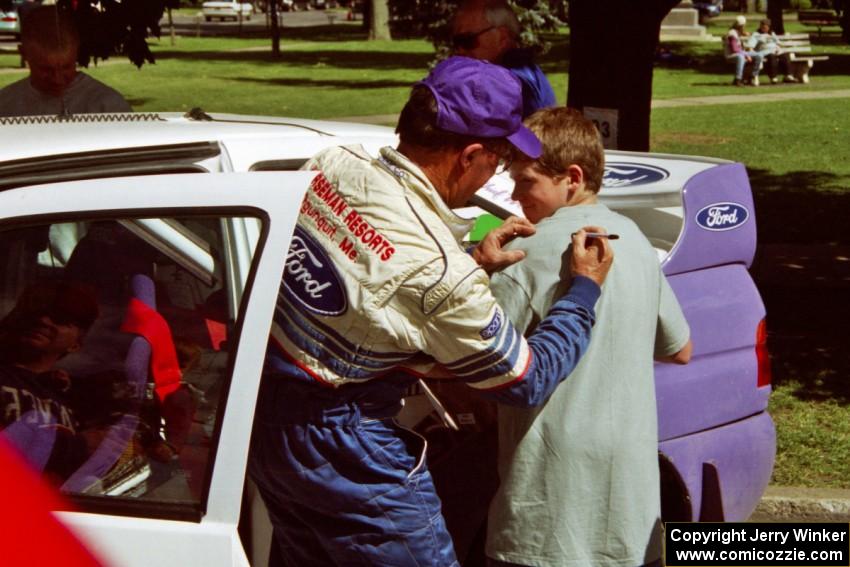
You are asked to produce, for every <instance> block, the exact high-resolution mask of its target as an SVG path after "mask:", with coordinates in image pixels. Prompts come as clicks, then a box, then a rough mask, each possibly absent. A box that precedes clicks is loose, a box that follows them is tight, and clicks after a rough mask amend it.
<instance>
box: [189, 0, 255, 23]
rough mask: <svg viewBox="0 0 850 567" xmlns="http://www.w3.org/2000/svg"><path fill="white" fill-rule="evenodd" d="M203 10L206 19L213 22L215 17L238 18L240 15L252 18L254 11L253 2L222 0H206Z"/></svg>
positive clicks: (221, 18) (248, 18)
mask: <svg viewBox="0 0 850 567" xmlns="http://www.w3.org/2000/svg"><path fill="white" fill-rule="evenodd" d="M201 12H202V13H203V14H204V19H205V20H206V21H208V22H211V21H212V20H214V19H219V20H221V21H224V20H238V19H239V18H240V17H242V18H244V19H246V20H250V19H251V14H253V13H254V6H253V4H249V3H247V2H238V1H236V0H233V1H220V0H216V1H213V2H204V3H203V4H201Z"/></svg>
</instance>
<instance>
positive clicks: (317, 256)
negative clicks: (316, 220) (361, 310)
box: [283, 226, 348, 315]
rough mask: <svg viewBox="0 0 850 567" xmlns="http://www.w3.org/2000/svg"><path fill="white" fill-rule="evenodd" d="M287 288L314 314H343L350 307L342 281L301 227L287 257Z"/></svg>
mask: <svg viewBox="0 0 850 567" xmlns="http://www.w3.org/2000/svg"><path fill="white" fill-rule="evenodd" d="M283 286H284V288H285V289H286V291H287V292H289V295H290V296H291V297H293V298H295V299H296V300H297V301H298V302H299V303H300V304H301V305H303V306H304V307H306V308H307V309H308V310H310V311H312V312H313V313H318V314H319V315H342V314H343V313H345V310H346V309H347V308H348V301H347V299H346V296H345V288H343V285H342V278H340V275H339V273H338V272H337V271H336V268H334V265H333V263H331V260H330V259H329V258H328V256H327V254H326V253H325V251H324V250H323V249H322V247H321V246H319V244H318V243H317V242H316V241H315V240H313V238H312V237H311V236H310V235H309V234H307V232H306V231H305V230H304V229H303V228H301V227H300V226H296V227H295V232H294V233H293V235H292V243H291V244H290V245H289V252H288V253H287V254H286V264H285V266H284V269H283Z"/></svg>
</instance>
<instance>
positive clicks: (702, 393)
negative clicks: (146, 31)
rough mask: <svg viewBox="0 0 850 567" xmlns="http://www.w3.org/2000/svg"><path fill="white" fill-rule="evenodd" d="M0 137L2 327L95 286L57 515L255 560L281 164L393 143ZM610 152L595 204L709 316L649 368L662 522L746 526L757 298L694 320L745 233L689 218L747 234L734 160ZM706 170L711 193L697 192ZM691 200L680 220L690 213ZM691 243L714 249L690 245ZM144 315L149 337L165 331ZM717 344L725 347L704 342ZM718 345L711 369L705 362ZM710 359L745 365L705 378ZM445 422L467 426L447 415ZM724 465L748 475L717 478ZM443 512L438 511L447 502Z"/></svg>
mask: <svg viewBox="0 0 850 567" xmlns="http://www.w3.org/2000/svg"><path fill="white" fill-rule="evenodd" d="M0 134H2V136H3V139H4V140H14V143H7V144H4V145H3V147H2V148H0V323H2V321H3V318H4V316H6V314H8V313H9V312H11V311H12V310H13V309H15V307H16V306H17V304H18V302H19V298H20V297H21V295H22V293H23V292H25V291H26V290H28V289H30V288H31V286H32V284H33V283H36V282H41V281H58V280H63V279H64V280H67V279H72V280H75V281H80V282H82V283H84V284H86V285H89V286H91V287H92V288H93V289H96V290H97V297H98V301H99V316H98V318H97V320H96V321H95V323H94V325H93V326H92V327H91V329H89V331H88V333H87V334H86V336H85V338H84V341H83V345H82V348H81V349H79V350H78V351H76V352H74V353H72V354H70V355H68V356H66V357H65V358H63V359H62V360H61V361H60V364H59V366H60V367H61V369H62V370H63V371H64V372H66V373H67V374H68V375H70V386H69V387H66V386H63V388H66V389H67V390H69V391H68V392H67V394H68V396H69V399H72V400H73V401H74V404H75V405H74V407H75V412H76V418H77V421H78V423H77V424H75V427H77V428H78V429H79V430H80V431H79V432H81V433H86V434H87V439H88V440H89V445H90V446H89V449H90V450H89V451H88V452H87V453H86V455H85V458H84V459H82V460H81V461H80V462H75V463H74V466H73V467H72V468H71V470H67V471H65V474H63V475H61V476H59V475H57V474H52V475H51V478H52V479H53V480H54V481H57V479H58V483H57V484H58V486H59V488H60V489H61V491H62V492H63V493H64V494H65V496H66V497H67V499H68V500H69V502H70V503H71V505H72V506H73V508H74V511H59V512H57V514H58V515H59V517H60V519H61V520H62V521H63V522H64V523H66V524H67V525H68V526H70V527H71V528H72V530H73V531H74V532H75V533H76V534H78V536H79V537H80V538H81V539H82V540H83V541H84V542H85V543H87V544H88V545H89V546H90V547H91V548H92V550H94V551H95V552H96V553H97V554H98V555H99V556H101V557H102V558H103V559H104V560H105V561H106V562H107V564H111V565H115V566H118V567H124V566H127V567H135V566H138V567H147V566H151V565H157V566H166V567H168V566H175V567H176V566H181V567H184V566H199V567H200V566H203V567H217V566H222V567H224V566H247V565H251V564H254V565H261V564H264V562H265V558H267V557H268V545H269V541H270V539H269V538H270V531H269V522H268V518H267V516H265V512H264V510H263V508H262V503H261V501H260V500H259V498H257V497H256V494H255V492H254V491H253V488H252V486H251V484H250V483H246V481H245V469H246V461H247V454H248V441H249V438H250V433H251V425H252V418H253V413H254V404H255V399H256V395H257V390H258V385H259V380H260V374H261V371H262V364H263V359H264V352H265V348H266V341H267V337H268V331H269V327H270V324H271V318H272V313H273V310H274V305H275V300H276V297H277V293H278V287H279V282H280V278H281V274H282V273H283V269H284V261H285V256H286V254H285V251H286V250H287V249H288V248H289V244H290V239H291V236H292V232H293V229H294V223H295V219H296V215H297V213H298V210H299V207H300V204H301V201H302V198H303V196H304V194H305V192H306V191H307V190H308V187H309V184H310V181H311V180H312V177H313V173H311V172H306V171H299V168H300V167H301V166H302V165H303V164H304V162H305V161H306V160H307V159H308V158H309V157H310V156H311V155H313V154H314V153H316V152H317V151H319V150H320V149H322V148H325V147H327V146H329V145H337V144H349V143H359V144H363V145H364V146H365V147H366V149H367V150H368V151H370V152H372V153H373V155H374V154H376V152H377V150H378V148H379V147H381V146H384V145H388V144H389V145H394V144H395V142H396V138H395V135H394V134H393V132H392V130H391V129H389V128H384V127H377V126H367V125H358V124H349V123H343V122H320V121H311V120H300V119H285V118H269V117H245V116H233V115H213V116H208V115H206V114H204V113H202V112H194V113H191V116H181V115H177V114H164V115H151V114H128V115H89V116H80V117H77V118H75V119H55V120H54V119H49V118H44V117H35V118H23V119H0ZM608 159H609V161H611V162H612V163H614V167H613V168H611V171H609V174H608V175H607V177H606V179H607V180H608V181H607V184H606V188H605V189H603V192H602V195H601V196H602V198H603V200H604V201H606V202H608V203H609V204H610V205H611V206H612V208H616V209H618V210H621V211H624V212H626V213H627V214H629V216H631V217H632V218H633V219H635V221H636V222H638V224H640V225H641V226H642V228H644V230H645V232H646V233H647V234H648V235H649V236H650V238H651V240H652V242H653V244H654V245H655V246H656V247H657V249H658V251H659V258H660V259H661V260H662V262H663V266H664V267H665V273H668V277H671V278H678V281H680V282H681V283H680V284H676V285H674V289H675V290H676V291H677V293H679V292H680V289H684V290H687V289H695V290H696V291H698V292H699V293H698V294H696V292H695V295H694V298H693V301H692V303H687V301H691V300H687V301H686V302H684V303H683V306H684V308H685V312H686V314H689V313H691V312H694V313H701V315H699V317H700V318H701V319H702V320H704V321H705V322H706V323H705V325H701V326H694V325H693V324H692V329H695V334H694V342H695V345H696V350H695V361H694V362H692V364H691V366H692V367H694V368H695V369H696V370H698V372H695V373H692V374H691V375H690V376H689V377H687V378H686V379H683V378H682V377H681V376H678V375H677V376H673V375H661V374H659V375H658V376H657V382H658V388H659V409H660V414H659V426H660V434H661V437H662V444H661V446H660V448H661V450H662V456H664V455H666V456H667V458H666V460H665V459H664V458H662V462H661V467H662V480H663V481H664V483H665V487H666V488H665V489H664V493H663V495H662V497H663V498H664V499H665V506H666V509H667V510H672V512H671V517H675V519H681V520H687V521H690V520H695V519H699V518H702V519H721V520H722V519H733V520H742V519H745V518H746V516H747V515H748V514H749V513H750V512H751V511H752V508H753V507H754V506H755V502H756V501H757V500H758V497H759V496H760V494H761V492H762V491H763V489H764V487H765V485H766V483H767V480H768V478H769V476H770V469H771V467H772V463H773V452H774V437H773V429H772V422H770V418H769V416H767V414H766V412H765V407H766V401H767V395H768V393H769V390H770V385H769V377H767V378H766V379H765V378H764V377H763V376H762V375H761V374H759V376H758V387H757V385H756V377H755V374H754V373H751V372H750V366H752V370H753V372H755V369H756V366H757V364H756V356H757V354H758V353H759V352H760V351H759V350H758V349H759V348H763V344H760V343H759V344H757V341H756V334H755V327H756V326H757V325H758V321H759V319H760V318H761V317H763V307H762V306H761V304H760V300H759V299H758V296H757V292H755V291H754V290H755V288H754V286H753V288H752V291H753V293H754V294H755V295H753V293H749V294H744V295H738V296H736V297H746V298H748V304H749V305H750V310H751V311H752V313H750V312H749V311H746V309H744V306H739V307H738V308H736V312H735V317H737V319H736V321H737V323H736V325H735V326H734V328H735V329H740V330H741V333H742V335H741V336H742V338H739V337H738V334H737V332H735V333H733V332H731V331H729V330H728V329H729V328H732V327H728V328H727V327H723V329H724V330H723V332H722V333H719V331H718V329H715V328H714V327H711V325H713V324H715V323H717V322H718V321H720V320H721V318H717V317H712V316H711V313H713V312H714V310H716V309H725V308H726V307H728V305H727V298H725V296H723V295H722V294H721V293H720V292H722V290H723V285H725V284H723V282H724V281H731V280H735V278H737V279H740V280H741V282H742V285H750V284H751V280H749V279H748V276H747V275H746V267H745V264H747V263H748V261H749V260H748V258H749V259H751V258H752V252H753V250H754V247H755V230H754V224H753V223H752V222H751V223H749V224H747V223H744V222H738V223H737V224H735V225H733V224H727V225H725V226H723V227H721V228H720V229H718V227H714V226H709V230H704V227H703V228H700V226H697V224H698V223H699V215H698V214H697V211H701V210H703V209H705V208H706V207H707V206H710V205H711V204H712V203H715V202H720V201H725V200H728V201H732V200H735V201H736V203H739V204H738V205H737V206H739V207H742V209H746V210H745V211H743V212H741V215H740V218H741V219H744V220H746V218H748V217H749V215H750V212H751V209H752V203H751V201H746V199H745V198H744V197H746V196H747V195H748V194H749V185H748V183H746V173H745V171H744V170H743V168H742V167H740V164H730V163H729V162H721V161H718V160H709V159H702V158H682V157H676V156H657V155H655V156H653V155H639V154H624V153H609V154H608ZM619 162H622V163H620V165H617V163H619ZM636 172H637V173H636ZM715 173H716V174H717V176H716V177H717V179H719V180H720V181H716V182H715V181H712V179H715V178H714V177H712V176H713V175H714V174H715ZM635 175H637V177H635ZM700 179H701V180H703V181H702V182H701V183H702V185H699V186H698V184H696V183H695V182H694V180H697V181H699V180H700ZM724 180H725V181H724ZM706 181H708V182H706ZM721 181H722V182H721ZM689 187H690V189H689ZM509 191H510V187H509V184H507V185H506V182H505V180H504V179H501V180H499V179H494V180H492V182H491V183H490V184H489V185H488V186H487V187H485V188H484V189H483V190H482V191H480V192H479V195H478V196H477V197H478V201H477V204H479V205H481V206H483V207H484V208H486V209H488V210H490V211H493V212H497V213H499V211H500V209H504V208H507V209H510V208H511V206H512V205H511V203H510V201H509V200H508V199H507V198H506V194H509ZM723 191H729V194H728V195H727V194H725V193H723ZM739 193H740V195H739ZM683 195H684V196H683ZM736 195H738V196H736ZM715 204H717V203H715ZM721 204H722V203H721ZM689 207H690V208H691V209H692V210H693V212H694V215H690V216H689V215H687V214H686V211H687V210H688V208H689ZM715 208H716V207H715ZM480 213H481V210H480V209H477V208H470V209H467V210H466V211H465V214H468V215H470V216H478V215H480ZM745 213H746V214H745ZM691 216H693V218H694V219H695V221H694V223H696V224H694V223H691V222H690V221H688V220H687V219H689V218H690V217H691ZM688 226H690V228H688ZM689 231H693V233H692V234H691V235H690V236H689ZM709 237H710V238H713V239H714V240H711V244H710V245H709V244H707V242H708V241H705V240H702V239H704V238H709ZM724 239H725V240H724ZM727 241H728V243H733V242H734V243H737V244H736V245H735V246H733V247H730V246H727V245H726V244H725V243H726V242H727ZM694 247H696V248H694ZM694 250H703V251H704V250H711V251H712V255H711V257H710V258H706V259H705V260H703V259H700V260H699V262H697V261H696V260H695V258H697V257H698V256H700V255H701V254H703V253H702V252H694ZM714 266H722V267H723V270H722V274H721V273H720V272H718V273H717V274H718V278H719V279H718V280H717V282H718V283H717V285H713V284H712V288H711V289H702V288H699V286H698V285H695V284H694V283H693V282H696V283H697V284H698V283H699V282H702V281H707V280H706V279H705V277H704V276H703V275H702V273H701V272H700V270H703V269H706V268H708V269H712V268H713V267H714ZM721 276H722V277H721ZM745 280H746V281H745ZM671 281H672V280H671ZM748 282H749V283H748ZM715 288H717V292H716V293H715V291H714V290H715ZM685 295H687V294H686V293H685V294H684V295H683V297H684V296H685ZM715 296H716V297H715ZM708 299H711V301H708ZM133 302H136V304H138V302H141V303H144V307H143V312H144V313H146V316H147V317H150V320H151V321H154V323H151V325H152V327H153V328H154V330H153V331H150V332H147V331H143V330H138V328H136V329H135V330H133V331H128V327H127V321H126V320H125V313H126V312H128V311H129V306H130V304H131V303H133ZM715 304H716V306H715ZM745 311H746V315H744V312H745ZM59 315H61V313H60V314H59ZM689 316H690V315H689ZM745 317H746V320H744V319H745ZM156 321H165V322H166V323H167V327H168V329H169V336H168V337H167V339H163V337H162V334H161V331H162V327H161V326H160V327H157V326H156V324H155V322H156ZM717 324H719V323H717ZM156 328H159V332H160V334H157V333H158V332H157V331H156ZM0 330H2V329H1V328H0ZM0 336H2V333H0ZM718 336H722V337H723V340H722V341H721V340H720V339H718V338H711V337H718ZM163 341H164V342H165V343H169V342H171V343H173V346H174V348H175V350H176V354H177V360H176V364H177V365H178V366H179V372H180V376H181V378H180V381H181V383H180V391H181V392H182V394H183V396H182V402H181V403H180V404H177V407H176V408H175V407H171V408H165V407H164V406H162V404H157V403H156V400H157V393H156V392H155V390H156V387H157V384H158V379H159V378H158V377H157V375H156V373H153V374H154V375H150V374H149V370H150V369H151V368H154V367H161V366H162V365H161V364H160V363H161V362H162V361H163V360H164V359H163V358H162V357H161V353H162V350H161V349H162V345H163ZM732 342H735V345H732ZM720 343H722V344H720ZM739 343H740V344H739ZM715 347H716V348H718V349H720V350H718V353H719V354H717V355H716V354H715V353H714V352H713V351H710V350H708V349H710V348H711V349H713V348H715ZM730 349H731V350H730ZM726 352H734V353H735V356H736V357H737V359H736V360H739V362H740V364H739V365H738V367H746V369H747V370H746V372H745V371H743V370H742V371H740V372H738V371H737V370H735V372H731V371H730V370H729V366H728V365H719V364H716V361H717V360H721V359H720V358H718V357H719V356H724V353H726ZM158 353H159V354H158ZM700 357H702V360H703V361H705V364H702V363H701V362H700ZM166 358H167V357H166ZM761 359H762V356H761V354H759V361H758V366H759V368H760V367H761ZM155 360H156V361H157V362H156V363H154V361H155ZM712 361H713V362H712ZM738 367H736V368H738ZM714 369H716V370H714ZM668 374H669V372H668ZM703 382H705V384H703ZM750 382H752V384H750ZM703 386H704V388H703ZM2 392H3V395H4V397H2V398H0V402H2V403H3V404H5V410H6V411H5V413H0V415H5V416H6V418H7V419H8V416H9V415H10V413H9V412H10V411H11V412H12V413H14V412H18V413H19V414H20V417H21V419H20V420H19V421H20V425H22V426H23V425H26V424H27V423H34V422H37V421H38V420H44V419H49V418H50V416H49V412H47V414H48V415H47V416H45V415H44V413H45V412H43V411H42V412H41V413H39V409H42V410H43V408H38V407H27V404H26V403H25V402H21V400H22V399H24V398H23V397H18V398H16V401H15V400H13V401H9V396H11V390H7V389H3V390H2ZM712 392H716V396H715V394H713V393H712ZM122 393H123V394H122ZM712 396H715V397H717V400H716V401H717V402H718V403H717V404H714V401H715V399H714V397H712ZM428 398H429V395H428V394H427V393H424V392H420V393H419V394H417V395H414V396H413V397H411V398H410V400H409V401H410V403H408V404H407V406H406V412H407V413H406V415H405V416H404V419H405V420H406V421H407V422H409V423H411V424H417V423H421V422H422V421H423V420H425V419H426V416H429V414H430V413H431V412H432V406H436V407H439V403H436V402H433V400H431V401H430V402H429V401H427V399H428ZM732 399H734V400H735V403H734V404H732V403H731V402H729V400H732ZM665 400H666V401H665ZM723 400H726V401H725V402H723ZM720 402H723V403H720ZM30 405H32V404H30ZM9 408H13V409H12V410H10V409H9ZM27 410H30V412H32V413H28V411H27ZM437 413H439V410H438V412H437ZM29 418H31V421H29V422H28V421H27V419H29ZM427 419H431V417H427ZM32 420H34V421H32ZM473 421H474V420H473ZM437 422H439V418H438V419H437ZM443 422H444V423H446V424H447V426H448V427H458V428H460V429H463V428H464V427H466V426H468V425H469V424H470V421H469V416H467V415H458V414H455V415H454V416H453V417H452V416H451V415H444V416H443ZM458 424H459V425H458ZM4 425H5V429H4V430H3V433H2V434H3V435H4V436H6V437H7V438H11V439H12V440H13V441H14V440H17V441H19V444H20V445H23V446H25V447H27V448H28V450H29V452H30V453H31V454H30V455H29V456H30V459H31V461H33V464H34V466H36V467H40V468H42V469H43V470H45V471H48V469H49V468H50V467H51V466H55V465H56V463H55V462H52V461H47V460H45V458H44V455H45V454H50V447H52V446H53V444H55V443H59V442H60V440H59V439H57V438H48V439H43V438H41V437H39V435H38V432H37V431H36V432H35V433H34V432H33V431H31V430H30V429H28V428H27V427H18V425H19V424H18V423H17V422H16V423H12V424H8V423H6V424H4V423H0V428H2V427H3V426H4ZM713 428H717V434H715V433H713V432H714V429H713ZM736 432H738V433H736ZM733 434H734V439H735V440H734V441H733V442H732V441H730V439H732V438H731V437H729V435H733ZM724 435H725V437H724ZM16 436H17V437H16ZM692 436H695V438H694V439H693V441H691V438H692ZM435 445H436V443H435ZM44 447H48V448H47V449H46V450H42V449H44ZM733 449H734V450H735V451H737V452H734V453H733ZM45 451H46V452H45ZM39 455H41V457H39ZM703 463H706V466H708V464H710V465H711V466H710V467H708V468H706V466H703ZM66 464H68V463H66ZM435 465H437V466H439V463H435ZM66 468H67V467H66ZM739 468H740V469H744V470H746V473H747V479H748V481H747V482H746V483H742V482H739V481H738V480H737V479H738V477H739V475H737V474H729V471H732V472H733V473H737V471H738V469H739ZM455 470H456V469H455ZM706 471H707V472H706ZM730 494H731V497H728V496H729V495H730ZM721 495H723V496H724V497H723V498H721ZM461 498H462V495H461ZM444 501H445V502H446V504H447V506H450V505H451V504H450V502H451V495H445V496H444ZM459 501H460V499H459ZM466 502H467V503H468V502H469V500H468V499H467V500H466ZM478 508H480V510H477V511H470V510H469V507H468V506H467V507H465V510H464V512H463V514H464V516H465V517H467V518H471V519H474V518H476V517H480V515H481V514H486V506H484V505H482V506H479V507H478ZM473 512H475V514H473ZM473 527H475V526H473ZM473 535H474V533H473ZM456 544H457V547H458V551H459V553H460V554H461V555H466V554H467V552H468V547H469V546H468V544H469V542H468V541H462V539H461V536H456Z"/></svg>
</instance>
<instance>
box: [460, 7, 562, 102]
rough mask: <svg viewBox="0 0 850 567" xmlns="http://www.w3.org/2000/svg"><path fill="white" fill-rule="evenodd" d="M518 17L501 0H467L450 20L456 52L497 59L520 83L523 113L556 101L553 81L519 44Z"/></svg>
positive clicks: (528, 51) (529, 51) (490, 59)
mask: <svg viewBox="0 0 850 567" xmlns="http://www.w3.org/2000/svg"><path fill="white" fill-rule="evenodd" d="M520 31H521V30H520V25H519V20H517V17H516V14H515V13H514V11H513V9H512V8H511V7H510V6H509V5H508V4H507V2H505V1H504V0H467V1H465V2H462V3H461V4H460V6H459V7H458V10H457V12H455V16H454V18H453V20H452V48H453V49H454V52H455V53H456V54H458V55H464V56H466V57H473V58H475V59H482V60H484V61H489V62H491V63H497V64H499V65H502V66H503V67H505V68H506V69H508V70H509V71H510V72H511V73H513V74H514V76H516V78H518V79H519V80H520V83H521V84H522V116H523V118H525V117H527V116H530V115H531V114H533V113H534V112H535V111H537V110H540V109H541V108H546V107H549V106H555V105H556V104H557V102H556V100H555V93H554V91H553V90H552V85H550V84H549V80H548V79H547V78H546V75H545V74H544V73H543V70H542V69H540V67H538V66H537V65H536V64H535V63H534V61H533V57H532V52H531V50H529V49H523V48H520V47H519V45H518V43H519V41H518V40H519V35H520Z"/></svg>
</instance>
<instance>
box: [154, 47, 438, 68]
mask: <svg viewBox="0 0 850 567" xmlns="http://www.w3.org/2000/svg"><path fill="white" fill-rule="evenodd" d="M302 49H303V48H302ZM156 58H157V60H160V61H162V60H167V59H179V60H186V61H232V62H236V63H251V62H254V63H262V64H268V63H277V64H281V65H300V66H309V65H315V64H317V63H323V64H325V65H327V66H332V67H339V68H341V69H359V70H364V69H375V70H396V69H413V68H417V67H421V68H422V69H423V70H425V69H427V68H428V63H429V62H430V61H431V60H432V59H433V58H434V55H433V54H432V53H408V52H398V51H353V50H352V51H343V50H332V51H324V50H323V51H311V50H299V49H295V48H291V47H287V46H285V45H283V46H281V54H280V58H279V59H273V58H272V56H271V51H269V50H266V49H265V48H264V49H263V50H261V51H255V50H245V51H241V50H222V51H171V50H165V51H158V52H157V53H156Z"/></svg>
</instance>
